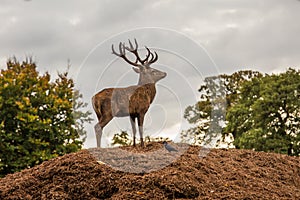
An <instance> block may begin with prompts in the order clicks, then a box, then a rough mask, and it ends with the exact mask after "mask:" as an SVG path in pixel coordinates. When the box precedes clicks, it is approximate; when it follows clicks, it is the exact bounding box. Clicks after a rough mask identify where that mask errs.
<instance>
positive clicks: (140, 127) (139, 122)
mask: <svg viewBox="0 0 300 200" xmlns="http://www.w3.org/2000/svg"><path fill="white" fill-rule="evenodd" d="M144 116H145V114H140V115H139V116H138V126H139V133H140V139H141V147H144V140H143V134H144V130H143V123H144Z"/></svg>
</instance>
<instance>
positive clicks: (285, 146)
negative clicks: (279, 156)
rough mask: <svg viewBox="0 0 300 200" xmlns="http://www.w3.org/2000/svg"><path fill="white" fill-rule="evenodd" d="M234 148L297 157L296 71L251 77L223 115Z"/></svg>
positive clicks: (299, 82) (299, 80) (299, 89)
mask: <svg viewBox="0 0 300 200" xmlns="http://www.w3.org/2000/svg"><path fill="white" fill-rule="evenodd" d="M227 120H228V125H227V127H226V131H227V132H232V133H233V135H234V136H235V141H234V144H235V146H236V147H237V148H247V149H255V150H258V151H272V152H277V153H285V154H288V155H299V154H300V71H296V70H295V69H288V70H287V71H286V72H285V73H281V74H278V75H276V74H272V75H266V76H264V77H261V78H254V79H252V80H251V81H248V82H246V83H245V84H243V85H242V87H241V94H240V97H239V99H238V101H237V104H236V105H235V106H234V107H231V108H230V109H229V110H228V113H227Z"/></svg>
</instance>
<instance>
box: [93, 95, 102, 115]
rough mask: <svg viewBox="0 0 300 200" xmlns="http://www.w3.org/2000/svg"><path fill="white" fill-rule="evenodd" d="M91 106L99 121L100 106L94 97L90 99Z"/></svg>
mask: <svg viewBox="0 0 300 200" xmlns="http://www.w3.org/2000/svg"><path fill="white" fill-rule="evenodd" d="M92 105H93V109H94V111H95V112H96V115H97V117H98V119H100V118H101V116H102V114H101V108H100V107H99V106H100V105H99V104H98V103H97V101H96V95H94V96H93V97H92Z"/></svg>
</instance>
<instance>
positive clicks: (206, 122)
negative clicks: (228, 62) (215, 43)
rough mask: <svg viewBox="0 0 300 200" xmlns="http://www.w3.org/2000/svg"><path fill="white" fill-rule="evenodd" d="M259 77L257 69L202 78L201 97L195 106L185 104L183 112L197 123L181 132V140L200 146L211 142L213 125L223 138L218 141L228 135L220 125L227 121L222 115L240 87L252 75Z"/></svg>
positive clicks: (230, 104)
mask: <svg viewBox="0 0 300 200" xmlns="http://www.w3.org/2000/svg"><path fill="white" fill-rule="evenodd" d="M261 76H262V74H261V73H260V72H257V71H251V70H243V71H238V72H235V73H233V74H231V75H227V74H222V75H219V76H213V77H207V78H205V79H204V84H203V85H201V86H200V89H199V92H200V94H201V95H200V100H199V101H198V102H197V103H196V104H195V105H192V106H188V107H187V108H186V109H185V113H184V117H185V118H186V119H187V120H188V122H189V123H191V124H195V125H196V126H195V127H193V128H190V129H189V130H186V131H183V132H182V133H181V136H182V137H181V138H182V140H183V141H184V142H187V141H191V140H192V141H193V143H194V144H198V145H203V144H204V143H205V141H210V139H211V137H214V135H213V134H212V133H210V132H212V129H211V126H212V125H215V126H219V127H216V128H214V129H215V130H219V131H218V132H221V133H222V136H223V138H221V139H220V141H219V142H221V141H222V139H224V138H225V136H228V135H229V133H227V132H224V130H223V126H225V124H226V122H227V120H226V118H225V117H226V115H225V114H226V112H227V110H228V109H230V108H231V107H232V106H234V105H235V104H236V101H237V99H238V97H239V94H240V86H241V85H242V84H243V83H244V82H246V81H248V80H251V79H252V78H254V77H261ZM224 101H225V102H224ZM216 105H218V106H216ZM216 107H217V108H216ZM212 111H214V112H212ZM218 112H219V114H218ZM213 116H215V117H214V118H215V119H213ZM221 121H222V122H223V123H221V124H220V123H219V122H221ZM218 124H219V125H218ZM207 138H209V139H207Z"/></svg>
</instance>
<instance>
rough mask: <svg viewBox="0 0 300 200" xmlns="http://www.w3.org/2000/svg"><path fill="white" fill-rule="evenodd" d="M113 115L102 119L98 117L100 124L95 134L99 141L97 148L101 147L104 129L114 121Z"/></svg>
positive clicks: (96, 127)
mask: <svg viewBox="0 0 300 200" xmlns="http://www.w3.org/2000/svg"><path fill="white" fill-rule="evenodd" d="M112 118H113V117H112V115H110V114H108V115H102V116H101V117H99V116H98V119H99V122H98V123H97V124H96V125H95V127H94V129H95V134H96V140H97V147H101V138H102V133H103V128H104V127H105V126H106V125H107V124H108V122H110V121H111V120H112Z"/></svg>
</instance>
